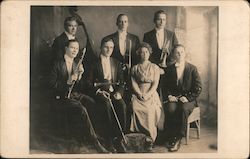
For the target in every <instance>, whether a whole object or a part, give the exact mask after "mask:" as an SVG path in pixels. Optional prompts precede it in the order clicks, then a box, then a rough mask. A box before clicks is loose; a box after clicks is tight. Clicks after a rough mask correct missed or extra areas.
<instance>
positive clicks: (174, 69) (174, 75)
mask: <svg viewBox="0 0 250 159" xmlns="http://www.w3.org/2000/svg"><path fill="white" fill-rule="evenodd" d="M173 77H174V82H175V84H176V85H177V72H176V67H175V65H173Z"/></svg>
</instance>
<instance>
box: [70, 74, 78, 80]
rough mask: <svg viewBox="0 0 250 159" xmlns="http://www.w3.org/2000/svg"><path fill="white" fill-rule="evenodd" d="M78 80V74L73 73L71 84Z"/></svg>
mask: <svg viewBox="0 0 250 159" xmlns="http://www.w3.org/2000/svg"><path fill="white" fill-rule="evenodd" d="M77 79H78V74H76V73H74V74H73V75H71V82H73V81H76V80H77Z"/></svg>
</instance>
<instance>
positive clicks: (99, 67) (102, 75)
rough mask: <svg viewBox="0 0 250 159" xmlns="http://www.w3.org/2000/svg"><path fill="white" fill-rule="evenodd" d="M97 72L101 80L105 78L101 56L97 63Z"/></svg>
mask: <svg viewBox="0 0 250 159" xmlns="http://www.w3.org/2000/svg"><path fill="white" fill-rule="evenodd" d="M97 74H98V78H100V79H101V80H104V74H103V68H102V61H101V58H99V62H98V63H97Z"/></svg>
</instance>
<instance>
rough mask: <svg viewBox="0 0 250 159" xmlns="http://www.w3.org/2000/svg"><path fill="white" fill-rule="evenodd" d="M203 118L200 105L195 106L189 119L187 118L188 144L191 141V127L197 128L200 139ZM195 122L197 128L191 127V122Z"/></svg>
mask: <svg viewBox="0 0 250 159" xmlns="http://www.w3.org/2000/svg"><path fill="white" fill-rule="evenodd" d="M200 121H201V118H200V107H195V108H194V110H193V112H192V113H191V114H190V115H189V117H188V120H187V132H186V145H187V144H188V141H189V131H190V129H197V137H198V139H199V138H200V133H201V127H200V124H201V122H200ZM193 122H195V125H196V128H191V127H190V125H191V123H193Z"/></svg>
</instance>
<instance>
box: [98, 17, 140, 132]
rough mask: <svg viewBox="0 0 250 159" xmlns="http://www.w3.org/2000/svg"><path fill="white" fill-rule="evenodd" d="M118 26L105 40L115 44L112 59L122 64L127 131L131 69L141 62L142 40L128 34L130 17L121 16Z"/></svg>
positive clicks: (129, 112)
mask: <svg viewBox="0 0 250 159" xmlns="http://www.w3.org/2000/svg"><path fill="white" fill-rule="evenodd" d="M116 25H117V28H118V30H117V31H116V32H115V33H113V34H111V35H108V36H106V37H104V38H103V39H112V40H113V42H114V50H113V53H112V55H111V57H113V58H115V59H117V60H118V61H119V62H121V63H122V66H123V67H122V69H123V74H124V81H125V83H126V84H125V90H124V100H125V102H126V104H127V106H128V109H127V111H128V112H127V115H128V116H127V124H128V125H127V130H128V129H129V126H130V125H129V122H130V114H131V111H132V109H131V108H130V107H129V106H130V100H131V90H132V87H131V76H130V69H131V68H132V66H133V65H135V64H137V63H138V62H139V58H138V56H137V54H136V51H137V49H138V47H139V44H140V40H139V38H138V36H136V35H134V34H131V33H129V32H128V26H129V21H128V16H127V15H126V14H119V15H118V16H117V19H116Z"/></svg>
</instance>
